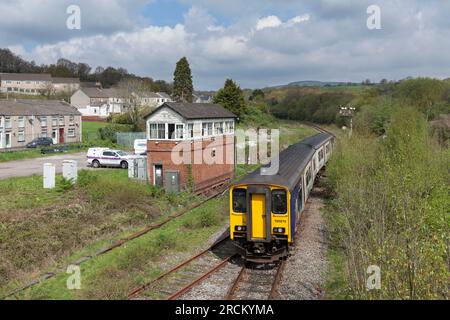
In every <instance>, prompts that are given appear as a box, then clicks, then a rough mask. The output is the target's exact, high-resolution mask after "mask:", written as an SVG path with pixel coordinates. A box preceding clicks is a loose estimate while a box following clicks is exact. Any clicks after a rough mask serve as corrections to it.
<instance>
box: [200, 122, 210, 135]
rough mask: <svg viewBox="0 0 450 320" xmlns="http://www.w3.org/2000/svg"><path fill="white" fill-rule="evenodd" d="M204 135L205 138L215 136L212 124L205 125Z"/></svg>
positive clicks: (206, 123)
mask: <svg viewBox="0 0 450 320" xmlns="http://www.w3.org/2000/svg"><path fill="white" fill-rule="evenodd" d="M202 135H203V136H204V137H207V136H212V135H213V123H212V122H205V123H203V129H202Z"/></svg>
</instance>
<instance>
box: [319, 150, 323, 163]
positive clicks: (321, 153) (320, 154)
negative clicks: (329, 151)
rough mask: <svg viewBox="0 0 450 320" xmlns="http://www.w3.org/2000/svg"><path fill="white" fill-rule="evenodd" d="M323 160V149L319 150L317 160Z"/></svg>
mask: <svg viewBox="0 0 450 320" xmlns="http://www.w3.org/2000/svg"><path fill="white" fill-rule="evenodd" d="M322 160H323V150H320V151H319V161H322Z"/></svg>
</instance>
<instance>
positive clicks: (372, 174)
mask: <svg viewBox="0 0 450 320" xmlns="http://www.w3.org/2000/svg"><path fill="white" fill-rule="evenodd" d="M449 160H450V159H449V156H448V152H442V150H440V149H439V148H435V144H434V142H433V141H431V140H430V138H429V137H428V132H427V123H426V121H425V119H424V116H423V115H421V114H420V113H419V112H418V111H416V110H414V109H413V108H398V110H397V111H395V112H394V113H393V115H392V118H391V119H390V121H389V125H387V126H386V138H385V139H379V138H374V137H372V136H361V135H357V134H355V135H354V136H353V138H351V139H349V140H346V139H341V142H340V146H339V150H338V151H337V152H336V154H335V156H334V158H333V160H332V161H331V162H330V164H329V165H328V167H327V174H328V176H329V177H330V183H331V186H332V188H333V191H334V194H335V197H334V199H333V200H332V203H331V206H330V212H329V213H328V216H327V218H328V221H329V225H330V229H331V232H332V243H335V244H336V245H337V246H338V247H341V248H344V249H343V254H344V257H345V258H344V260H345V267H346V277H347V283H348V286H349V289H350V293H351V296H352V297H356V298H363V299H373V298H376V299H442V298H448V293H447V285H448V277H449V275H450V274H449V270H448V265H447V263H448V260H447V259H448V246H447V245H448V242H449V241H450V237H449V233H448V213H447V211H448V206H449V201H448V186H447V181H448V168H447V164H448V162H449ZM370 265H377V266H379V267H380V268H381V272H382V286H381V289H380V290H372V291H368V290H367V289H366V280H367V276H368V275H367V273H366V271H367V268H368V267H369V266H370Z"/></svg>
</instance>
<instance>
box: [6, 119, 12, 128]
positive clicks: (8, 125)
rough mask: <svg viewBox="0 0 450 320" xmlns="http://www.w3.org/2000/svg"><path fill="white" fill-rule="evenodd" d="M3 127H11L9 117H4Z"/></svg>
mask: <svg viewBox="0 0 450 320" xmlns="http://www.w3.org/2000/svg"><path fill="white" fill-rule="evenodd" d="M5 129H11V117H5Z"/></svg>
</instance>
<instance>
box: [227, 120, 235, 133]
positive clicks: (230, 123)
mask: <svg viewBox="0 0 450 320" xmlns="http://www.w3.org/2000/svg"><path fill="white" fill-rule="evenodd" d="M225 130H226V133H234V122H233V121H227V122H225Z"/></svg>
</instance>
